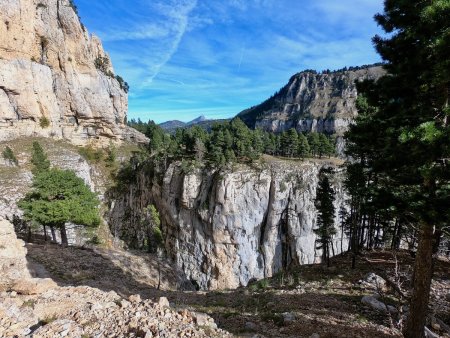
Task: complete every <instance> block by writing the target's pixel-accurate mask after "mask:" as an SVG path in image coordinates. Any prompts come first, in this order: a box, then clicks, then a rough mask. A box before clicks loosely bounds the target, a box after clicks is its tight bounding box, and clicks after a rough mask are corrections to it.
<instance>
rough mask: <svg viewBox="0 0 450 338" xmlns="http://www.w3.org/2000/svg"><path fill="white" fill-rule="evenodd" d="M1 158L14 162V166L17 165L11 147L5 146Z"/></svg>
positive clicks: (17, 162)
mask: <svg viewBox="0 0 450 338" xmlns="http://www.w3.org/2000/svg"><path fill="white" fill-rule="evenodd" d="M2 155H3V158H4V159H5V160H6V161H9V163H10V164H14V165H15V166H18V165H19V161H18V160H17V157H16V155H14V152H13V151H12V149H11V148H10V147H8V146H6V148H5V149H4V150H3V152H2Z"/></svg>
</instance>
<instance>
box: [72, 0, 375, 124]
mask: <svg viewBox="0 0 450 338" xmlns="http://www.w3.org/2000/svg"><path fill="white" fill-rule="evenodd" d="M76 1H77V4H78V5H79V8H80V12H81V16H82V18H83V21H84V22H85V24H86V26H87V27H88V28H89V29H91V28H93V30H94V32H96V33H97V34H99V35H100V37H101V38H102V39H103V40H104V42H105V47H106V50H108V52H110V55H111V57H112V59H113V64H114V67H115V69H116V71H117V72H118V73H119V74H121V75H122V76H123V77H124V78H125V79H126V80H127V81H128V82H129V83H130V85H131V92H130V96H129V98H130V100H129V102H130V112H129V115H130V117H131V118H132V117H135V118H136V117H141V118H143V119H148V118H152V119H155V120H156V121H158V122H161V121H163V120H168V119H180V120H184V121H188V120H192V119H193V118H195V117H197V116H198V115H200V114H204V115H206V116H207V117H225V116H231V115H233V114H236V113H238V112H239V111H241V110H243V109H245V108H248V107H249V106H251V105H254V104H258V103H259V102H261V101H263V100H264V99H265V98H267V97H268V96H269V95H271V94H273V93H274V92H275V91H276V90H278V89H279V88H280V87H281V86H283V85H284V84H285V83H286V82H287V80H288V79H289V77H290V76H291V75H293V74H294V73H296V72H299V71H301V70H303V69H306V68H315V69H318V70H322V69H327V68H329V69H336V68H341V67H343V66H350V65H360V64H368V63H372V62H376V61H378V60H379V58H378V56H377V55H376V53H375V51H374V49H373V47H372V45H371V37H372V36H373V35H374V34H375V33H377V32H378V29H377V26H376V24H375V23H374V21H373V19H372V17H373V15H374V14H375V13H377V12H379V11H381V9H382V3H383V1H382V0H360V1H354V0H341V1H335V0H318V1H308V0H227V1H210V0H135V1H133V5H132V6H131V5H130V2H129V1H127V0H110V1H108V2H105V1H92V0H76Z"/></svg>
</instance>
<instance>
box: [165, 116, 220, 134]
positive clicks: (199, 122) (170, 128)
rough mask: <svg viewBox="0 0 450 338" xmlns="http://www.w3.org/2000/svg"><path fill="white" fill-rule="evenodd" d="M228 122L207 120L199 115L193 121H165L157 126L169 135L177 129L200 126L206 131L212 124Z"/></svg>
mask: <svg viewBox="0 0 450 338" xmlns="http://www.w3.org/2000/svg"><path fill="white" fill-rule="evenodd" d="M226 121H229V119H220V120H213V119H211V120H210V119H207V118H206V117H205V116H204V115H200V116H199V117H197V118H195V119H193V120H192V121H189V122H182V121H179V120H171V121H166V122H163V123H160V124H159V126H160V127H161V128H162V129H164V130H165V131H167V132H169V133H173V132H175V130H177V129H178V128H187V127H191V126H200V127H202V128H204V129H206V130H209V129H211V127H212V125H213V124H214V123H220V122H226Z"/></svg>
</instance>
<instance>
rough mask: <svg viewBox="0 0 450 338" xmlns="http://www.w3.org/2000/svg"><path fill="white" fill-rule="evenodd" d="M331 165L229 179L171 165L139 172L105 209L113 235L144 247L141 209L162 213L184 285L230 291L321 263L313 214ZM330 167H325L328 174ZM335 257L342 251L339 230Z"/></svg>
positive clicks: (337, 185)
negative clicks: (153, 208) (159, 171)
mask: <svg viewBox="0 0 450 338" xmlns="http://www.w3.org/2000/svg"><path fill="white" fill-rule="evenodd" d="M323 167H330V164H325V163H318V162H302V163H298V162H294V163H289V162H284V161H275V162H272V163H270V164H266V165H265V166H263V167H259V168H256V167H254V168H251V167H247V166H240V167H239V168H235V169H234V170H232V171H225V170H220V171H217V170H207V169H192V170H191V171H189V172H188V173H186V172H185V171H183V169H182V167H181V165H180V164H179V163H178V164H177V163H175V164H172V165H170V166H169V168H168V169H167V170H166V171H165V172H164V173H162V174H157V173H155V172H154V171H152V170H148V168H147V170H145V169H142V171H141V172H140V173H139V174H138V175H137V177H136V180H135V182H134V183H132V184H129V185H128V186H127V187H126V189H125V190H124V191H122V193H121V194H120V195H116V197H115V198H114V201H113V203H112V205H111V212H110V219H109V222H110V227H111V232H112V233H113V235H115V236H117V237H119V238H121V239H123V240H124V241H125V243H127V244H128V245H130V246H132V247H140V246H143V243H144V241H145V238H146V229H145V228H144V227H143V225H142V223H141V213H142V209H143V208H144V207H146V206H147V205H148V204H155V205H156V206H157V208H158V210H159V212H160V213H161V221H162V230H163V232H164V234H165V247H166V250H167V252H168V253H169V256H170V257H171V258H172V259H173V260H174V261H175V262H176V265H177V267H178V268H179V269H181V270H183V271H184V273H185V274H186V276H187V277H188V279H190V280H192V281H195V283H197V284H198V285H199V286H200V287H201V288H204V289H224V288H235V287H238V286H241V285H247V284H248V282H249V281H251V280H252V279H254V278H256V279H261V278H265V277H270V276H272V275H273V274H274V273H276V272H278V271H280V270H283V269H286V268H287V267H290V266H292V265H299V264H308V263H314V262H320V254H321V253H320V251H318V250H316V249H315V248H316V244H315V241H316V235H315V233H314V231H313V229H314V228H315V227H316V222H317V211H316V208H315V206H314V199H315V196H316V188H317V184H318V180H319V172H320V170H321V168H323ZM331 167H332V166H331ZM332 182H333V187H334V189H335V191H336V200H335V207H336V217H335V218H336V224H340V220H339V216H338V211H339V210H340V208H341V207H342V208H345V194H344V192H343V187H342V178H341V172H340V170H339V169H337V168H335V173H334V175H333V177H332ZM337 230H338V234H337V235H336V237H335V241H334V243H333V248H334V253H335V254H338V253H340V252H341V250H342V249H341V248H344V249H345V248H346V243H347V239H346V238H345V236H344V235H343V233H342V231H341V229H337Z"/></svg>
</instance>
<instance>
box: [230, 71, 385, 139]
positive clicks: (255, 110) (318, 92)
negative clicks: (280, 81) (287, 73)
mask: <svg viewBox="0 0 450 338" xmlns="http://www.w3.org/2000/svg"><path fill="white" fill-rule="evenodd" d="M383 74H384V70H383V68H382V67H381V66H369V67H362V68H353V69H352V70H341V71H336V72H323V73H317V72H315V71H304V72H301V73H298V74H296V75H294V76H292V78H291V79H290V80H289V83H288V84H287V85H286V86H284V87H283V88H282V89H281V90H280V91H279V92H278V93H276V94H275V95H274V96H272V97H271V98H270V99H268V100H266V101H265V102H263V103H261V104H260V105H257V106H255V107H252V108H250V109H247V110H244V111H243V112H241V113H240V114H239V115H238V116H239V117H240V118H241V119H242V120H243V121H244V122H245V123H246V124H247V125H248V126H250V127H252V128H255V127H260V128H262V129H265V130H268V131H274V132H282V131H285V130H287V129H290V128H296V129H297V130H298V131H299V132H305V131H306V132H310V131H313V132H327V133H330V134H337V135H339V136H341V135H343V133H344V132H345V131H346V130H347V129H348V126H349V124H350V123H351V121H352V120H353V119H354V118H355V117H356V115H357V111H356V106H355V102H356V97H357V94H358V93H357V90H356V85H355V81H356V80H365V79H372V80H376V79H378V78H380V77H381V76H382V75H383Z"/></svg>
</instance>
